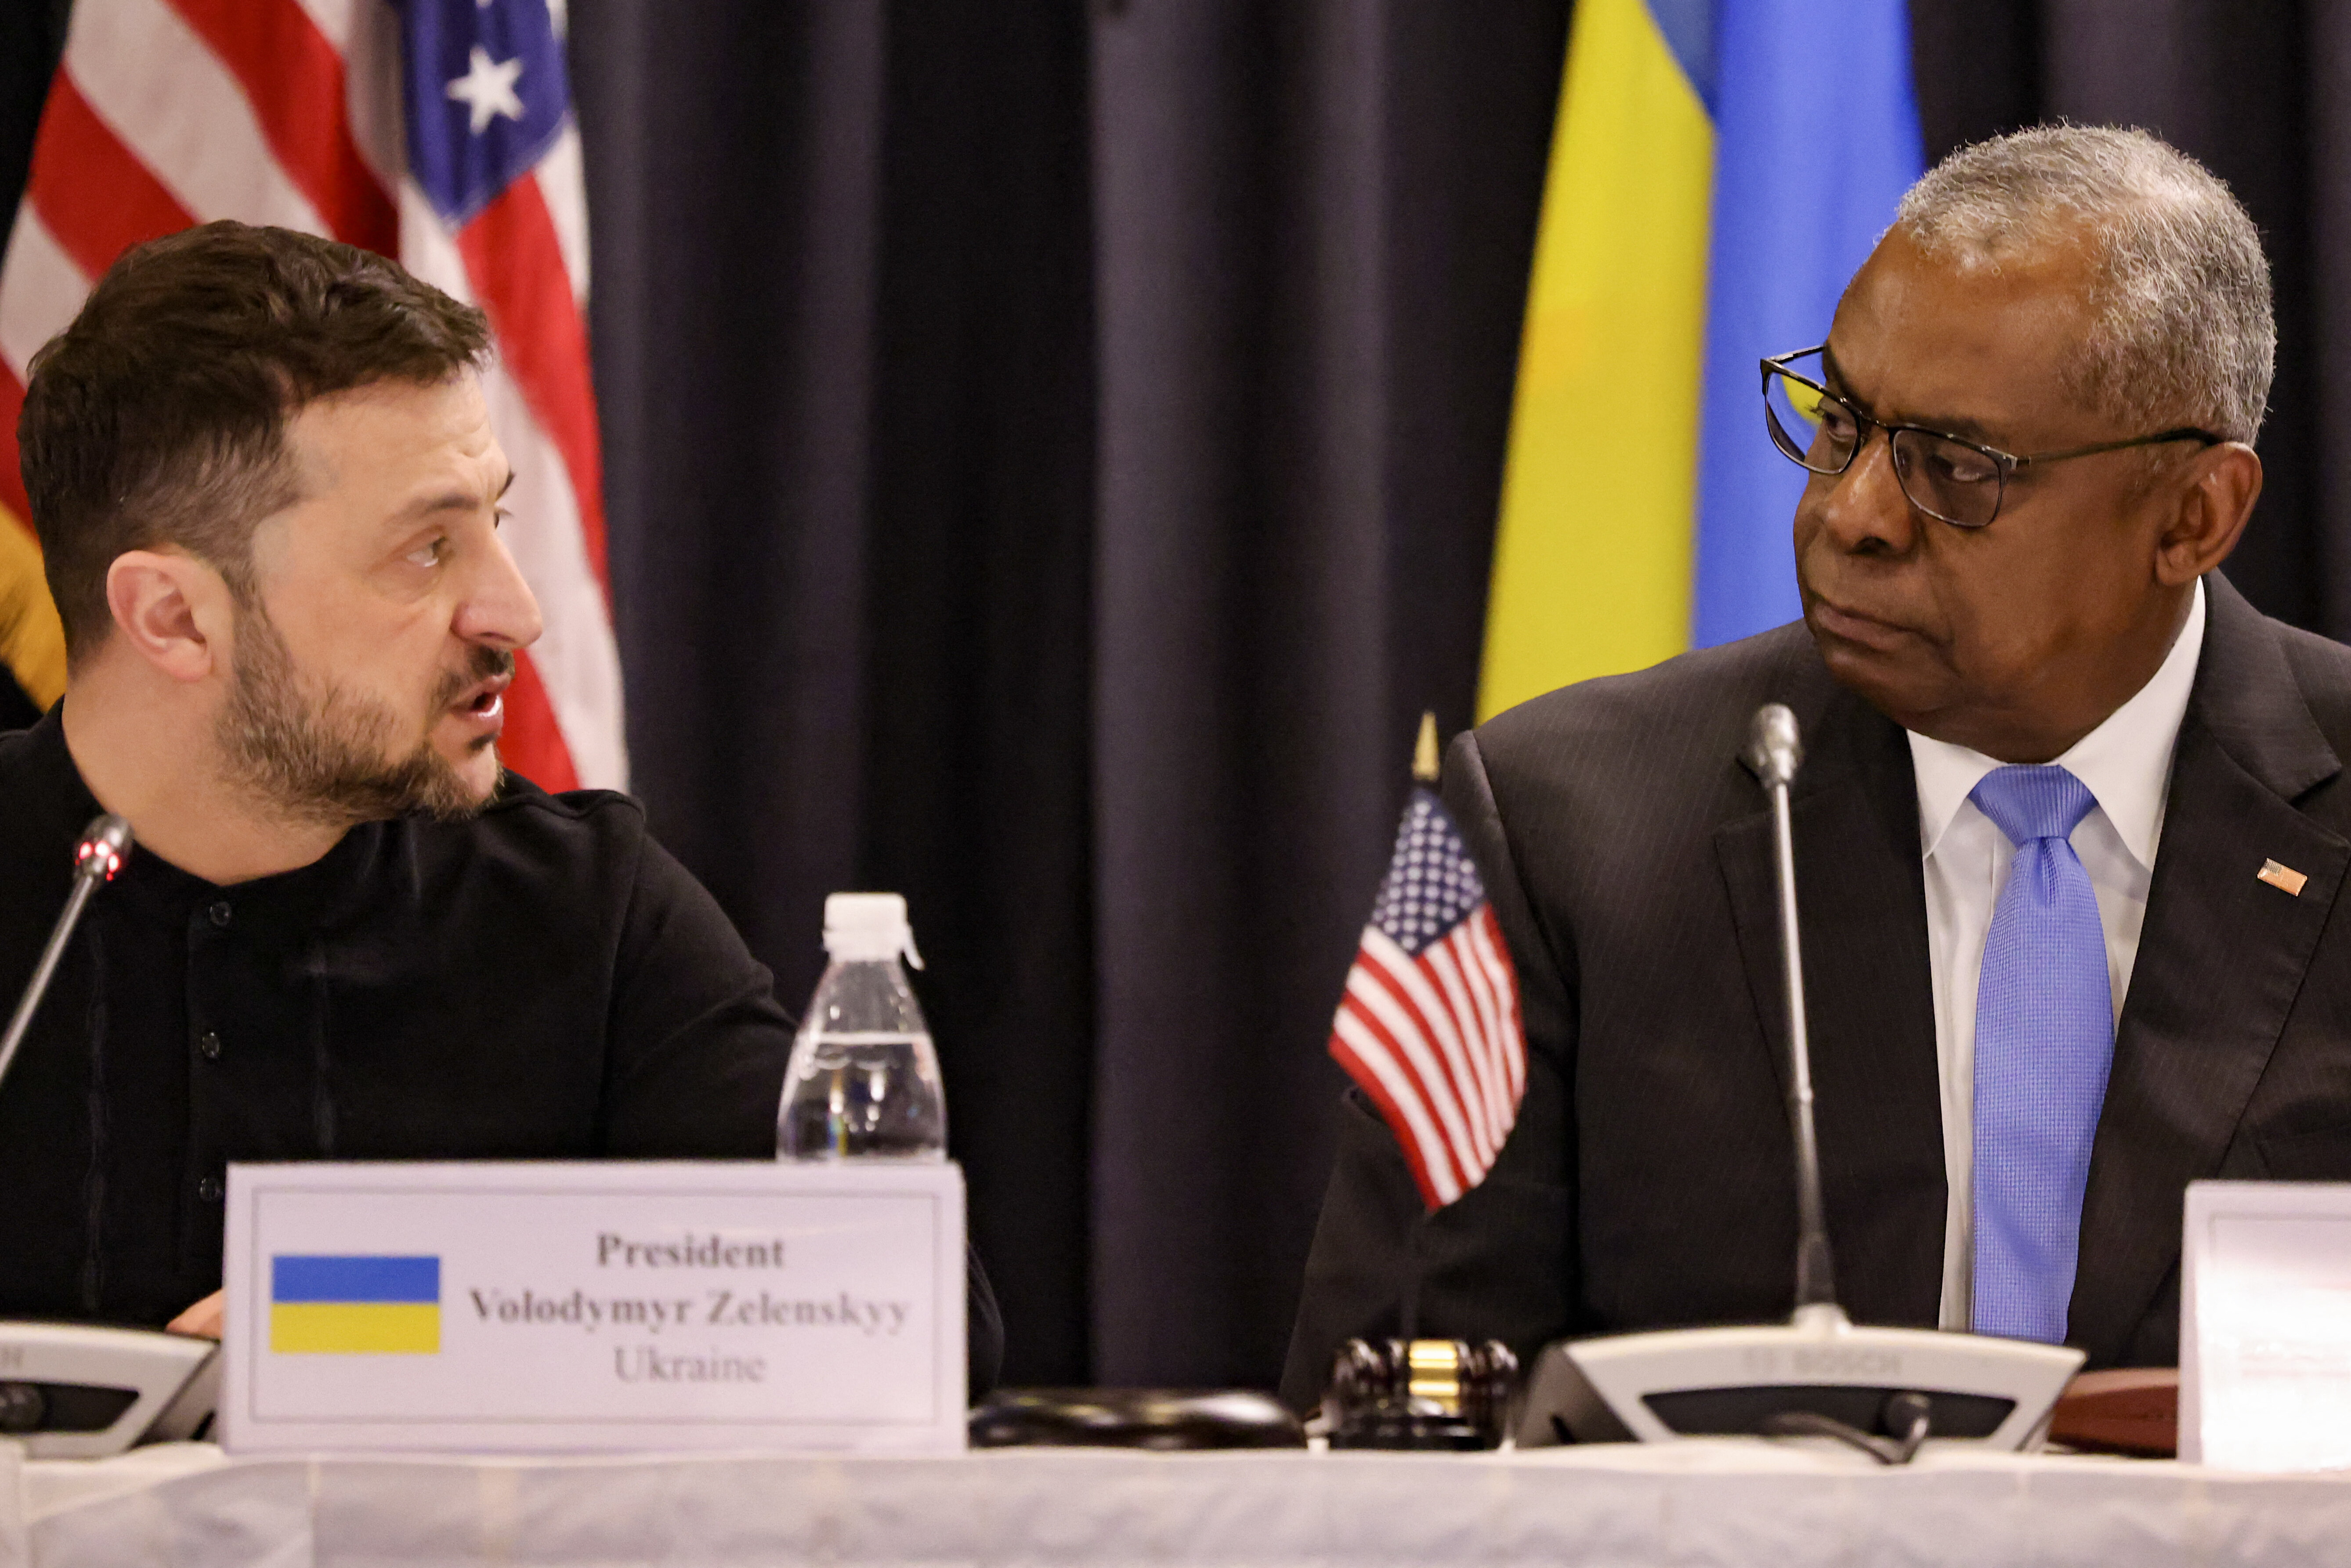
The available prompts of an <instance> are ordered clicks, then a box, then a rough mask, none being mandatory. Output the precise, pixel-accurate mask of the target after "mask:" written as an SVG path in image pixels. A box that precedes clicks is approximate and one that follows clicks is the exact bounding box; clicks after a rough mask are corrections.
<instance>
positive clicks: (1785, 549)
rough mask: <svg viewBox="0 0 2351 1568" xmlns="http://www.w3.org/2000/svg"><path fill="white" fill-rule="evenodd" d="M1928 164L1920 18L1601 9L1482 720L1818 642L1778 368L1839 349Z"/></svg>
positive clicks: (1723, 3) (1858, 7)
mask: <svg viewBox="0 0 2351 1568" xmlns="http://www.w3.org/2000/svg"><path fill="white" fill-rule="evenodd" d="M1923 162H1924V161H1923V156H1922V152H1921V146H1920V139H1919V134H1918V111H1917V103H1916V100H1915V99H1914V98H1913V95H1912V90H1911V75H1910V28H1909V17H1908V12H1907V8H1906V5H1905V0H1837V3H1835V4H1823V3H1821V0H1578V3H1577V5H1576V7H1575V19H1574V23H1573V29H1572V31H1571V34H1570V37H1569V39H1568V53H1567V70H1566V75H1565V78H1564V79H1563V81H1562V85H1561V89H1560V110H1559V120H1558V124H1557V129H1556V130H1555V131H1553V133H1552V151H1551V170H1550V173H1549V175H1548V177H1547V179H1546V181H1545V183H1544V188H1543V210H1542V227H1541V234H1540V235H1539V237H1538V238H1537V241H1536V245H1535V258H1534V271H1533V276H1532V277H1531V280H1530V282H1529V286H1528V290H1527V315H1526V326H1525V329H1524V334H1523V337H1522V339H1521V340H1520V350H1519V383H1518V397H1517V402H1516V404H1515V406H1514V408H1513V411H1512V413H1511V420H1510V459H1509V464H1508V466H1507V468H1506V470H1505V474H1504V478H1503V485H1502V515H1501V520H1500V527H1499V532H1498V534H1497V536H1496V539H1495V545H1494V577H1493V591H1492V595H1491V597H1490V599H1489V601H1488V608H1487V612H1486V653H1485V664H1484V668H1483V671H1482V673H1481V675H1480V678H1479V691H1478V716H1479V717H1480V718H1481V719H1482V718H1486V717H1489V716H1492V715H1494V714H1497V713H1499V712H1500V711H1501V710H1502V709H1504V708H1506V707H1510V706H1512V705H1514V704H1517V703H1520V702H1523V701H1525V700H1526V699H1527V698H1529V697H1531V696H1537V695H1541V694H1542V693H1544V692H1547V691H1550V690H1551V689H1552V688H1553V687H1555V686H1562V685H1567V684H1569V683H1570V682H1572V681H1580V680H1583V679H1585V678H1587V677H1589V676H1593V675H1604V674H1615V673H1616V672H1618V671H1623V670H1633V669H1639V668H1642V667H1643V666H1645V665H1648V664H1656V662H1657V661H1659V660H1661V659H1666V658H1670V657H1671V656H1672V655H1674V654H1676V653H1680V652H1682V651H1683V650H1684V649H1686V648H1689V647H1693V646H1697V647H1705V646H1709V645H1711V644H1713V643H1724V642H1729V641H1730V640H1732V639H1734V638H1738V637H1744V636H1747V635H1749V634H1750V633H1752V632H1761V631H1764V630H1766V629H1768V628H1770V627H1772V626H1775V625H1778V624H1780V623H1781V622H1785V621H1791V620H1793V619H1794V618H1795V616H1796V614H1797V612H1798V609H1799V606H1798V603H1797V600H1796V583H1795V569H1794V565H1793V560H1792V549H1791V543H1790V538H1791V528H1790V525H1791V521H1792V517H1793V514H1794V511H1795V506H1796V499H1797V497H1798V495H1799V493H1800V492H1801V491H1802V488H1803V475H1802V470H1800V469H1798V468H1797V467H1796V466H1795V465H1793V464H1792V463H1790V462H1788V461H1787V460H1786V459H1785V458H1783V457H1782V456H1781V455H1779V454H1778V453H1777V452H1776V451H1774V450H1773V449H1772V447H1771V442H1770V438H1769V437H1768V436H1767V435H1766V434H1764V429H1763V412H1762V406H1761V377H1760V375H1759V373H1758V371H1757V369H1756V361H1758V360H1760V359H1761V358H1762V357H1763V356H1764V355H1766V354H1775V353H1780V352H1782V351H1783V350H1789V349H1802V348H1809V347H1811V346H1812V345H1813V344H1814V343H1817V342H1820V341H1821V340H1823V339H1824V338H1825V337H1827V336H1828V329H1829V319H1830V317H1831V316H1832V315H1833V314H1834V311H1835V308H1836V302H1837V298H1838V296H1839V295H1840V294H1841V293H1842V292H1843V291H1844V285H1845V283H1846V280H1847V279H1849V278H1850V277H1852V276H1853V274H1854V273H1855V271H1856V270H1857V269H1858V268H1859V267H1860V266H1861V264H1862V262H1863V261H1864V260H1865V259H1866V257H1867V256H1868V255H1869V251H1870V248H1871V246H1874V245H1875V244H1876V240H1877V236H1878V235H1880V234H1881V233H1883V232H1884V230H1885V228H1886V225H1888V224H1890V223H1891V222H1893V219H1894V212H1895V208H1896V206H1897V205H1898V204H1900V201H1901V197H1902V193H1903V192H1904V191H1906V190H1907V189H1908V188H1909V186H1910V185H1911V183H1913V182H1914V181H1916V180H1917V177H1918V174H1919V172H1920V171H1921V168H1922V166H1923Z"/></svg>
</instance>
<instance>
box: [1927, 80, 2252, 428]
mask: <svg viewBox="0 0 2351 1568" xmlns="http://www.w3.org/2000/svg"><path fill="white" fill-rule="evenodd" d="M1894 226H1895V227H1896V229H1898V230H1900V231H1901V232H1902V233H1903V234H1905V235H1907V236H1908V237H1909V239H1910V240H1911V242H1912V243H1913V244H1915V245H1917V246H1918V247H1919V248H1920V249H1921V250H1923V251H1925V252H1926V253H1927V254H1928V255H1929V256H1952V257H1965V258H1980V259H1983V260H1987V261H1990V262H1991V263H1992V264H1993V265H1995V266H1996V265H1998V264H1999V262H2000V261H2001V260H2002V259H2003V258H2004V257H2007V256H2016V255H2019V254H2021V253H2024V252H2028V251H2033V250H2038V249H2040V248H2041V247H2043V246H2045V245H2049V244H2053V243H2056V244H2063V243H2064V242H2066V241H2068V240H2072V239H2076V238H2078V239H2081V240H2085V241H2087V243H2088V245H2089V246H2090V248H2091V253H2092V255H2093V256H2094V257H2095V266H2096V277H2095V282H2094V283H2093V285H2092V288H2093V293H2092V297H2091V300H2090V308H2091V323H2090V328H2089V332H2088V336H2087V340H2086V341H2085V343H2084V344H2083V347H2082V350H2081V354H2080V358H2079V359H2078V360H2077V361H2076V362H2075V364H2074V366H2073V367H2072V368H2071V370H2070V372H2069V377H2068V379H2069V381H2070V382H2071V383H2072V384H2073V386H2074V389H2075V390H2076V391H2077V392H2079V393H2080V394H2081V395H2082V396H2083V397H2084V398H2085V400H2087V401H2088V402H2090V403H2091V404H2092V406H2094V407H2095V408H2097V409H2098V410H2099V411H2100V412H2101V413H2105V414H2107V415H2109V416H2110V417H2112V418H2114V419H2116V420H2118V421H2121V422H2123V423H2126V424H2127V425H2130V426H2131V427H2132V428H2133V433H2134V434H2154V433H2155V432H2156V431H2158V430H2164V429H2169V428H2172V427H2173V426H2176V425H2198V426H2200V427H2202V428H2203V429H2206V430H2209V431H2211V432H2212V433H2213V434H2218V435H2223V436H2227V437H2228V438H2230V439H2231V440H2234V441H2251V440H2252V439H2253V437H2254V435H2255V434H2257V433H2259V431H2260V430H2261V427H2262V412H2263V410H2264V408H2265V407H2266V406H2267V404H2268V402H2269V392H2270V372H2271V370H2272V368H2273V364H2274V362H2275V360H2276V356H2277V324H2276V321H2275V319H2273V316H2272V314H2271V308H2270V269H2269V263H2268V261H2267V260H2266V259H2265V258H2264V257H2263V256H2262V241H2261V235H2260V234H2259V233H2258V232H2256V231H2255V229H2254V227H2253V220H2252V218H2251V217H2250V216H2248V215H2247V214H2246V212H2245V209H2244V208H2243V207H2242V206H2241V205H2240V204H2238V202H2237V198H2236V197H2235V196H2233V195H2231V194H2230V192H2229V187H2228V186H2227V185H2225V184H2223V183H2220V180H2219V179H2218V178H2216V177H2215V176H2214V175H2213V173H2212V172H2211V171H2210V170H2208V169H2206V168H2205V167H2204V166H2203V165H2202V164H2201V163H2199V162H2196V160H2194V159H2193V158H2190V157H2189V156H2188V155H2187V154H2186V153H2184V152H2179V150H2178V149H2176V148H2173V147H2169V146H2167V145H2165V144H2164V143H2163V142H2161V141H2158V140H2156V139H2155V138H2154V137H2152V136H2150V135H2148V134H2147V132H2146V131H2121V130H2116V129H2114V128H2112V127H2108V126H2086V125H2039V126H2034V127H2033V128H2032V130H2029V131H2016V132H2014V133H2013V134H2011V135H2008V136H2000V137H1995V138H1993V139H1992V140H1991V141H1979V142H1977V143H1976V144H1975V145H1974V146H1972V147H1963V148H1961V149H1959V151H1958V152H1954V153H1952V154H1951V155H1950V156H1949V157H1948V158H1946V159H1944V160H1943V161H1942V162H1940V163H1938V164H1936V165H1935V167H1934V168H1932V169H1930V170H1928V172H1927V175H1926V177H1925V178H1924V179H1922V180H1920V181H1919V182H1918V183H1917V184H1915V185H1913V186H1911V187H1910V193H1909V194H1907V195H1906V196H1904V197H1903V198H1902V208H1901V211H1900V212H1899V213H1898V214H1896V217H1895V220H1894Z"/></svg>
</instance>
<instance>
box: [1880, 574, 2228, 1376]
mask: <svg viewBox="0 0 2351 1568" xmlns="http://www.w3.org/2000/svg"><path fill="white" fill-rule="evenodd" d="M2203 650H2204V585H2203V583H2201V582H2200V581H2199V583H2197V585H2196V596H2195V601H2194V602H2193V603H2192V604H2191V605H2190V606H2189V612H2188V622H2187V624H2186V625H2184V626H2182V627H2181V628H2180V630H2179V637H2178V639H2177V640H2175V641H2174V642H2173V643H2172V645H2171V652H2170V653H2168V654H2166V655H2165V656H2164V660H2163V664H2162V666H2161V667H2160V668H2159V669H2158V670H2157V671H2156V672H2155V674H2154V677H2153V678H2152V679H2150V680H2149V681H2148V682H2147V685H2144V686H2142V687H2140V688H2139V691H2138V695H2136V696H2134V697H2132V698H2131V699H2130V700H2129V701H2128V702H2126V703H2125V704H2123V706H2120V707H2118V708H2116V710H2115V711H2114V712H2113V713H2111V714H2109V715H2108V716H2106V721H2105V723H2104V724H2101V725H2100V726H2098V727H2097V728H2095V729H2094V730H2092V731H2091V732H2090V733H2089V734H2087V735H2085V736H2084V737H2082V738H2081V739H2080V740H2079V741H2078V742H2076V743H2075V744H2074V748H2073V749H2072V750H2070V751H2068V752H2066V753H2065V754H2064V756H2063V757H2060V758H2057V759H2056V760H2057V765H2058V766H2059V767H2061V768H2065V769H2066V770H2067V771H2068V772H2070V773H2072V774H2073V775H2074V778H2076V779H2080V780H2081V781H2082V782H2083V783H2084V784H2085V785H2086V786H2087V787H2088V789H2089V791H2090V793H2091V794H2092V795H2093V796H2094V797H2095V798H2096V801H2097V804H2095V806H2093V807H2091V808H2090V811H2089V814H2088V815H2087V816H2085V817H2084V818H2083V819H2082V820H2081V821H2080V822H2079V823H2077V824H2076V825H2075V827H2074V832H2073V836H2072V838H2071V839H2070V840H2069V842H2071V843H2072V844H2073V846H2074V853H2075V854H2077V855H2079V856H2080V857H2081V859H2082V869H2083V870H2085V871H2086V872H2088V873H2090V885H2091V887H2092V888H2093V889H2094V890H2095V893H2096V894H2097V899H2098V924H2099V925H2101V926H2103V927H2105V937H2106V981H2107V985H2108V986H2109V987H2110V988H2111V989H2112V991H2113V994H2114V1005H2115V1016H2116V1019H2118V1020H2119V1019H2120V1018H2121V1017H2122V1010H2123V999H2124V998H2125V997H2126V996H2127V995H2128V994H2129V991H2130V977H2131V966H2132V964H2133V963H2134V962H2135V961H2136V960H2137V957H2138V934H2139V927H2140V925H2142V924H2143V923H2144V922H2145V920H2146V918H2147V883H2148V881H2149V879H2150V878H2151V877H2152V876H2153V875H2154V873H2155V852H2156V845H2157V842H2158V841H2159V840H2160V839H2161V838H2162V836H2163V798H2164V794H2165V792H2166V790H2167V789H2168V787H2169V785H2170V782H2171V753H2172V747H2173V745H2174V744H2175V743H2176V742H2177V741H2178V740H2179V721H2180V718H2181V716H2183V715H2185V714H2186V713H2187V711H2188V692H2189V687H2190V686H2192V685H2195V684H2196V663H2197V660H2198V659H2199V657H2200V656H2201V655H2202V653H2203ZM1910 763H1911V767H1912V769H1913V770H1914V771H1915V772H1916V773H1917V780H1918V838H1919V841H1920V843H1921V844H1922V845H1923V846H1924V849H1925V853H1926V873H1927V951H1928V956H1929V958H1930V960H1931V962H1932V967H1933V971H1934V985H1935V1063H1936V1068H1937V1071H1938V1073H1939V1075H1940V1077H1941V1080H1942V1088H1943V1171H1944V1176H1945V1179H1946V1181H1947V1182H1948V1183H1949V1187H1950V1197H1949V1202H1948V1204H1947V1205H1946V1206H1945V1209H1944V1221H1943V1308H1942V1318H1941V1321H1942V1326H1943V1327H1944V1328H1947V1329H1965V1328H1967V1327H1968V1322H1969V1317H1970V1311H1971V1308H1972V1303H1973V1301H1974V1292H1975V1279H1974V1274H1975V1268H1974V1265H1975V1195H1974V1188H1973V1177H1974V1170H1975V1096H1976V1085H1975V1071H1976V1068H1975V1057H1976V982H1977V979H1978V977H1979V976H1980V974H1981V972H1982V969H1983V951H1984V937H1985V936H1986V935H1987V934H1988V933H1989V932H1990V931H1991V916H1992V910H1993V908H1994V906H1995V905H1997V904H1999V902H2000V893H2001V888H2002V887H2004V886H2006V885H2007V883H2008V866H2009V862H2010V860H2011V858H2012V857H2013V856H2014V855H2015V853H2016V846H2015V845H2014V844H2012V843H2011V842H2009V840H2008V835H2007V834H2005V833H2003V832H2001V831H2000V829H1998V828H1997V827H1995V826H1993V825H1992V821H1991V818H1990V817H1987V816H1985V815H1984V814H1983V813H1982V812H1981V811H1980V810H1977V809H1976V805H1975V802H1974V801H1972V800H1969V799H1968V794H1969V792H1970V790H1972V789H1975V787H1976V785H1977V784H1978V783H1979V782H1980V781H1981V780H1982V779H1983V776H1984V775H1985V774H1987V773H1989V772H1991V770H1992V769H1993V768H1998V767H2000V766H2001V764H2000V763H1999V762H1997V761H1995V760H1994V759H1993V758H1989V757H1986V756H1984V755H1983V754H1982V753H1981V752H1980V751H1970V750H1969V749H1968V748H1967V747H1964V746H1953V745H1951V744H1950V743H1949V742H1948V741H1941V740H1929V739H1928V738H1927V737H1925V736H1923V735H1917V734H1913V735H1911V737H1910Z"/></svg>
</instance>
